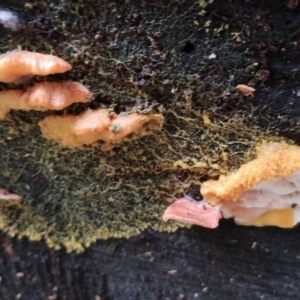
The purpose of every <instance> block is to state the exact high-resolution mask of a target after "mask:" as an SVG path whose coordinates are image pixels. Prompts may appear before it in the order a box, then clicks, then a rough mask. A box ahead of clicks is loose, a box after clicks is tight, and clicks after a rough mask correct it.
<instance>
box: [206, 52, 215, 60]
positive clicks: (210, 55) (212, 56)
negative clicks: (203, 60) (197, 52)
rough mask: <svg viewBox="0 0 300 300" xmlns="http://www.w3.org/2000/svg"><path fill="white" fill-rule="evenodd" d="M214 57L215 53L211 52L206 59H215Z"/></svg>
mask: <svg viewBox="0 0 300 300" xmlns="http://www.w3.org/2000/svg"><path fill="white" fill-rule="evenodd" d="M216 58H217V55H216V54H215V53H213V52H212V53H211V54H209V56H208V59H216Z"/></svg>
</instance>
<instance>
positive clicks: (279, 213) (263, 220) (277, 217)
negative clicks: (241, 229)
mask: <svg viewBox="0 0 300 300" xmlns="http://www.w3.org/2000/svg"><path fill="white" fill-rule="evenodd" d="M239 224H240V225H246V226H251V225H252V226H259V227H260V226H278V227H281V228H292V227H294V226H295V217H294V212H293V209H291V208H286V209H273V210H269V211H267V212H265V213H264V214H262V215H260V216H259V217H257V218H256V219H253V220H251V221H247V222H240V223H239Z"/></svg>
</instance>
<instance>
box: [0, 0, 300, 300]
mask: <svg viewBox="0 0 300 300" xmlns="http://www.w3.org/2000/svg"><path fill="white" fill-rule="evenodd" d="M46 2H51V3H52V2H53V5H57V3H58V2H59V1H46ZM145 2H147V1H145ZM12 3H13V4H14V5H16V6H18V3H17V2H16V1H12ZM0 4H1V3H0ZM3 4H5V5H6V6H10V4H9V1H4V2H3ZM208 10H209V12H210V13H211V17H212V18H213V19H214V21H216V20H217V21H218V20H219V22H220V24H221V23H222V22H223V21H224V22H227V21H228V20H234V21H233V23H234V24H235V26H236V30H237V31H239V30H242V28H244V29H243V30H246V27H247V26H250V29H251V30H252V34H253V35H252V36H254V38H253V40H252V42H253V45H254V43H258V44H259V42H265V44H261V46H260V48H259V47H257V48H256V47H253V48H256V49H257V52H253V53H254V54H253V55H254V56H255V57H256V58H259V59H260V60H261V62H263V61H265V66H266V67H268V70H269V71H270V77H269V78H268V85H269V86H270V87H272V89H270V90H269V92H265V94H263V93H264V92H262V94H260V95H261V98H262V99H264V100H263V101H264V102H263V103H261V105H268V106H269V107H270V110H271V111H272V113H273V114H274V115H276V114H277V116H278V120H279V118H281V119H282V118H285V120H286V122H285V123H284V124H283V125H282V124H279V125H278V134H280V135H282V136H285V137H288V138H292V139H293V140H294V141H296V142H297V141H298V142H299V132H298V131H294V130H293V126H294V125H293V124H296V123H297V122H299V120H300V113H299V111H300V110H299V107H300V106H299V101H300V100H299V101H298V102H297V99H300V98H297V96H296V94H297V92H298V90H300V83H299V82H300V81H299V79H300V76H299V65H300V60H299V57H300V56H299V47H298V46H297V43H298V44H299V43H300V39H299V24H300V15H299V7H296V9H288V8H287V6H286V4H285V2H284V1H283V0H276V1H273V0H270V1H246V0H245V1H242V0H241V1H229V0H228V1H221V0H220V1H217V0H216V1H214V3H213V4H212V6H210V8H209V9H208ZM256 11H259V12H260V14H261V16H262V19H263V21H262V25H261V27H259V26H258V27H255V28H251V25H252V20H253V18H254V16H255V13H256ZM249 15H250V16H251V17H249ZM217 21H216V22H217ZM255 24H256V25H257V22H256V23H255ZM246 25H247V26H246ZM256 25H255V26H256ZM244 34H245V33H244ZM0 38H1V37H0ZM250 42H251V41H250ZM185 46H186V45H184V46H183V47H185ZM274 47H276V49H277V50H274V49H275V48H274ZM272 49H273V50H274V51H273V50H272ZM244 50H245V51H246V49H244ZM291 97H292V98H293V99H294V100H293V101H294V104H293V105H288V101H287V99H290V98H291ZM289 122H290V123H289ZM299 240H300V231H299V228H295V229H293V230H281V229H277V228H251V227H238V226H236V225H235V224H233V223H232V222H231V221H224V222H221V225H220V227H219V228H218V229H216V230H208V229H203V228H192V229H190V230H188V229H182V230H180V231H178V232H176V233H170V234H168V233H157V232H154V231H152V230H149V231H146V232H144V233H142V234H140V235H138V236H134V237H132V238H129V239H112V240H107V241H98V242H97V243H95V244H93V245H92V246H91V247H90V248H88V249H87V250H86V251H85V252H84V253H82V254H74V253H71V254H68V253H66V252H65V251H64V250H61V251H55V250H51V249H48V248H47V246H46V245H45V243H44V242H43V241H41V242H29V241H28V240H26V239H23V240H18V239H10V238H9V237H7V236H5V235H4V234H3V235H2V237H1V240H0V242H1V247H0V253H1V255H0V278H1V280H0V299H3V300H10V299H29V300H40V299H41V300H42V299H48V300H54V299H66V300H73V299H91V300H92V299H93V300H99V299H101V300H115V299H120V300H131V299H132V300H142V299H145V300H152V299H153V300H156V299H165V300H167V299H170V300H173V299H178V300H179V299H181V300H182V299H188V300H193V299H195V300H196V299H217V300H218V299H249V300H250V299H251V300H254V299H263V300H267V299H270V300H271V299H272V300H274V299H278V300H279V299H299V298H300V296H299V293H300V289H299V279H300V246H299Z"/></svg>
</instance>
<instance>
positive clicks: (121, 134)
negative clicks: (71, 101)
mask: <svg viewBox="0 0 300 300" xmlns="http://www.w3.org/2000/svg"><path fill="white" fill-rule="evenodd" d="M152 120H153V121H154V123H156V125H158V126H154V128H155V129H160V125H161V123H162V121H163V118H162V116H161V115H158V114H149V115H142V114H138V113H132V114H129V115H116V114H114V113H111V114H110V113H109V112H108V111H107V110H106V109H98V110H88V111H85V112H84V113H82V114H80V115H78V116H73V115H64V116H48V117H46V118H45V119H44V120H42V121H40V122H39V125H40V128H41V131H42V133H43V136H44V137H45V138H47V139H51V140H54V141H57V142H58V143H60V144H61V145H63V146H67V147H75V148H81V147H82V146H83V145H87V144H92V143H94V142H96V141H98V140H101V141H104V142H106V144H116V143H119V142H121V141H122V140H123V139H124V138H125V137H126V136H128V135H129V134H131V133H137V132H138V133H139V134H140V136H142V135H144V134H148V133H147V132H146V133H143V132H141V129H142V127H143V125H144V124H145V123H146V122H148V121H152ZM62 128H63V129H62Z"/></svg>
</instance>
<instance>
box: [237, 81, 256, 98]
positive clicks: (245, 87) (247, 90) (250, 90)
mask: <svg viewBox="0 0 300 300" xmlns="http://www.w3.org/2000/svg"><path fill="white" fill-rule="evenodd" d="M235 88H236V89H237V90H239V91H240V92H242V93H243V94H244V95H245V96H252V97H253V93H254V92H255V89H254V88H253V87H251V86H248V85H246V84H238V85H237V86H236V87H235Z"/></svg>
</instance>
